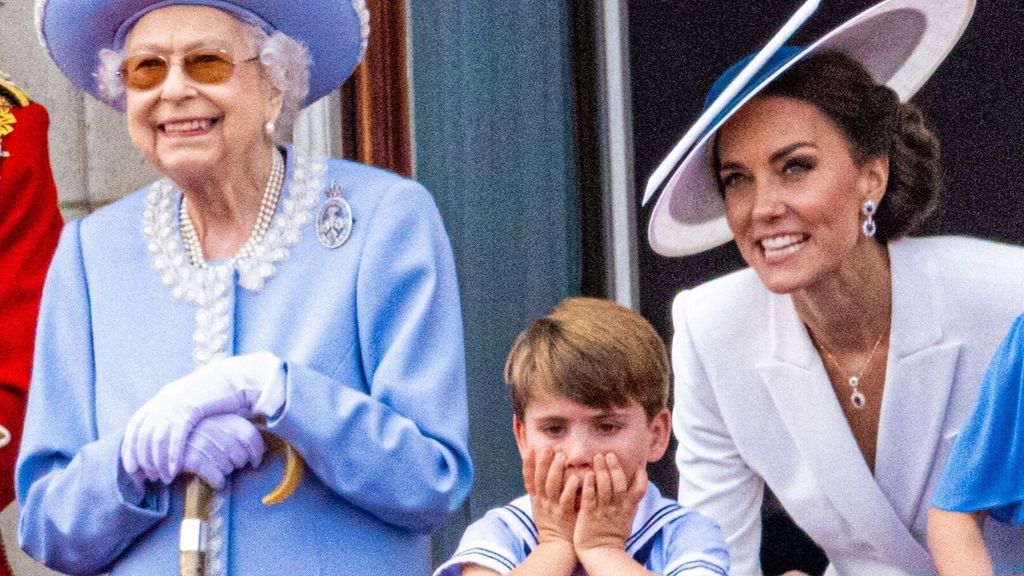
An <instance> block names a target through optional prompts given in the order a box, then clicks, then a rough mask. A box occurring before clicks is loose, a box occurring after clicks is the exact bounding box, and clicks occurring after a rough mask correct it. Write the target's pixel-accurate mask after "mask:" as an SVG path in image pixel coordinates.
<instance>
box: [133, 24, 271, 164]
mask: <svg viewBox="0 0 1024 576" xmlns="http://www.w3.org/2000/svg"><path fill="white" fill-rule="evenodd" d="M196 49H213V50H224V51H226V52H227V54H228V55H229V56H230V57H231V59H232V60H233V61H234V62H235V67H234V71H233V73H232V74H231V76H230V78H228V80H227V81H226V82H224V83H221V84H203V83H200V82H197V81H195V80H193V79H192V78H189V77H188V75H187V74H186V73H185V71H184V69H183V68H182V65H181V58H182V57H183V56H184V55H185V54H186V53H188V52H190V51H193V50H196ZM256 50H257V47H256V46H254V45H253V42H252V40H251V39H250V37H249V35H248V34H247V31H246V29H245V27H244V26H243V24H242V23H240V22H239V21H238V20H236V19H235V18H234V17H233V16H231V15H229V14H227V13H226V12H223V11H220V10H217V9H214V8H210V7H206V6H188V5H180V6H169V7H166V8H161V9H158V10H154V11H153V12H150V13H149V14H146V15H145V16H143V17H142V18H141V19H140V20H139V21H138V23H136V24H135V26H134V28H133V29H132V31H131V33H130V34H129V35H128V38H127V40H126V42H125V46H124V54H125V56H126V57H131V56H134V55H137V54H153V55H157V56H162V57H164V58H166V59H168V60H169V61H171V60H173V63H172V64H171V66H170V69H169V71H168V74H167V78H166V79H165V80H164V81H163V82H162V83H160V84H159V85H157V86H155V87H153V88H150V89H147V90H139V89H133V88H128V89H127V90H126V102H125V104H126V109H125V112H126V115H127V121H128V134H129V136H130V137H131V139H132V142H133V143H134V144H135V146H136V147H137V148H138V149H139V150H140V151H141V152H142V153H143V155H145V156H146V158H147V159H149V161H150V162H151V163H152V164H153V165H154V166H156V167H157V169H158V170H160V171H161V172H162V173H164V174H167V175H169V176H171V178H173V179H177V178H175V177H176V176H180V177H182V178H197V177H200V178H201V177H204V176H212V175H214V174H217V173H218V172H223V171H224V168H225V167H226V166H227V167H231V166H239V167H248V166H253V165H255V163H258V162H264V163H265V159H266V157H267V156H268V155H269V147H270V146H271V145H272V144H271V142H270V141H269V139H268V137H267V136H266V135H265V133H264V128H263V127H264V124H265V123H266V122H267V121H270V120H274V119H275V118H276V117H277V114H278V112H279V111H280V104H281V98H280V94H279V93H278V92H277V91H276V90H274V89H273V88H272V87H271V84H270V81H269V79H268V78H267V76H266V74H265V73H264V71H263V67H262V66H261V65H260V63H259V62H258V61H255V60H254V61H248V62H245V61H246V60H249V59H250V58H253V57H254V56H256V55H257V54H256Z"/></svg>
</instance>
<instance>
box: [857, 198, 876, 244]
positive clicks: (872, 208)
mask: <svg viewBox="0 0 1024 576" xmlns="http://www.w3.org/2000/svg"><path fill="white" fill-rule="evenodd" d="M877 211H878V204H876V203H875V201H874V200H872V199H870V198H869V199H867V200H865V201H864V204H862V205H861V207H860V213H861V214H863V215H864V216H865V218H864V223H863V224H861V227H860V230H861V232H863V233H864V236H865V237H867V238H871V237H872V236H874V235H875V232H877V231H878V226H877V225H876V224H875V212H877Z"/></svg>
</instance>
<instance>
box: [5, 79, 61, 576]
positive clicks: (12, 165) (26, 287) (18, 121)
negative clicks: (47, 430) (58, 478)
mask: <svg viewBox="0 0 1024 576" xmlns="http://www.w3.org/2000/svg"><path fill="white" fill-rule="evenodd" d="M5 88H6V90H3V89H5ZM12 89H13V88H12V87H11V86H10V85H9V84H7V83H6V82H3V81H0V150H2V151H0V426H3V427H4V428H5V429H6V430H7V432H9V434H10V441H9V443H7V444H6V445H4V446H3V447H0V508H3V507H4V506H6V505H7V504H8V503H10V501H11V500H13V499H14V464H15V460H16V459H17V452H18V445H19V443H20V442H21V427H22V421H23V419H24V417H25V400H26V397H27V394H28V383H29V376H30V374H31V370H32V348H33V341H34V339H35V330H36V316H37V315H38V313H39V298H40V295H41V293H42V289H43V280H44V279H45V276H46V269H47V267H48V266H49V264H50V258H51V257H52V256H53V252H54V250H55V249H56V248H57V238H58V235H59V234H60V229H61V226H62V225H63V222H62V220H61V216H60V212H59V211H58V209H57V188H56V186H55V185H54V182H53V174H52V173H51V171H50V156H49V149H48V146H47V141H46V133H47V129H48V128H49V123H50V119H49V116H47V114H46V109H45V108H43V107H42V106H40V105H39V104H36V103H32V102H28V103H25V102H26V100H24V99H21V100H20V102H19V101H18V100H19V98H18V95H20V94H23V93H15V94H13V95H12V93H11V92H10V90H12ZM14 90H16V89H14ZM5 95H6V96H9V97H8V98H6V99H5V98H4V96H5ZM10 96H14V97H13V98H11V97H10ZM6 100H10V106H7V105H5V104H7V102H6ZM22 103H25V104H24V105H23V106H19V104H22ZM2 432H3V431H2V430H0V433H2ZM6 572H7V568H6V566H4V565H3V564H2V563H0V574H4V573H6Z"/></svg>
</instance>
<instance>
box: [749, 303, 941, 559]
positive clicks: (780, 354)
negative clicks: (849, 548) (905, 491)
mask: <svg viewBox="0 0 1024 576" xmlns="http://www.w3.org/2000/svg"><path fill="white" fill-rule="evenodd" d="M769 308H770V311H769V314H770V316H771V318H769V321H768V325H769V326H770V327H771V330H772V341H771V350H772V356H771V357H770V358H766V359H764V360H763V361H761V362H759V363H757V370H758V371H759V372H760V374H761V377H762V379H763V380H764V382H765V385H766V388H767V390H768V393H769V395H770V396H771V398H772V402H773V403H774V405H775V408H776V410H777V411H778V413H779V415H780V416H781V418H782V420H783V422H785V426H786V428H787V430H788V432H789V434H790V436H791V437H792V439H793V442H794V444H796V447H797V449H798V450H799V451H800V453H801V455H802V456H803V458H804V460H805V461H806V462H807V465H808V467H809V468H810V470H811V473H812V474H813V475H814V477H815V479H816V481H817V485H818V486H820V487H821V489H822V490H823V491H824V492H825V494H826V496H827V497H828V499H829V500H830V501H831V503H832V505H833V506H834V507H835V511H836V512H838V513H839V514H840V515H841V516H842V517H843V519H844V520H845V521H846V522H847V523H848V524H849V526H850V527H851V529H852V531H853V534H855V535H858V536H860V537H861V538H862V539H863V540H864V541H865V542H870V543H878V542H891V545H892V547H893V549H894V550H899V551H900V552H901V556H900V557H901V558H903V559H904V561H905V560H906V559H907V556H911V557H912V558H914V559H915V560H916V559H920V560H923V561H925V562H928V555H927V553H926V552H925V550H924V548H922V547H921V546H920V544H918V543H917V541H916V540H915V539H914V538H913V536H912V535H911V534H910V532H909V531H908V530H907V529H906V527H905V525H904V524H903V523H902V522H901V520H900V517H899V516H898V515H897V513H896V511H895V510H894V509H893V507H892V505H891V504H890V503H889V500H888V499H887V498H886V495H885V494H883V493H882V491H881V490H880V489H879V486H878V484H877V483H876V481H875V478H874V477H873V476H872V474H871V470H870V469H869V468H868V466H867V463H866V462H865V461H864V457H863V455H862V454H861V453H860V449H859V448H858V446H857V442H856V440H855V439H854V437H853V433H852V432H851V431H850V427H849V424H848V423H847V422H846V418H845V417H844V416H843V413H842V409H841V408H840V406H839V403H838V401H837V400H836V397H835V393H834V392H833V391H832V387H831V386H829V385H828V381H829V380H828V374H827V373H826V371H825V367H824V365H823V364H822V362H821V359H820V357H819V356H818V354H817V352H816V351H815V349H814V346H813V344H812V343H811V341H810V337H809V336H808V335H807V330H806V329H805V328H804V326H803V323H802V322H801V321H800V318H799V316H797V313H796V310H795V308H794V307H793V303H792V300H791V298H790V297H789V296H774V295H773V296H772V301H771V305H770V306H769ZM887 387H888V386H887ZM886 396H888V393H886ZM884 402H885V399H883V406H884ZM883 410H884V408H883ZM876 466H877V464H876ZM783 504H785V502H783ZM878 552H879V553H887V551H881V550H880V551H878Z"/></svg>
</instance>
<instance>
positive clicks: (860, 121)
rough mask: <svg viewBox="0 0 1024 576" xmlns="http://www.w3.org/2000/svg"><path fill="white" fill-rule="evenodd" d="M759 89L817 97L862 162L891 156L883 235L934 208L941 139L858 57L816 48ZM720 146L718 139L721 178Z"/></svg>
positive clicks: (897, 233) (880, 217) (880, 219)
mask: <svg viewBox="0 0 1024 576" xmlns="http://www.w3.org/2000/svg"><path fill="white" fill-rule="evenodd" d="M759 96H783V97H788V98H795V99H798V100H803V101H805V102H808V103H810V104H813V105H814V106H815V107H817V108H818V110H820V111H821V112H822V113H823V114H824V115H825V116H826V117H827V118H829V119H830V120H831V121H832V122H834V123H835V125H836V126H838V127H839V129H840V130H841V131H842V133H843V135H844V136H845V137H846V140H847V142H848V143H849V145H850V152H851V154H853V158H854V160H855V161H857V162H858V163H860V162H863V161H865V160H867V159H869V158H876V157H879V156H887V157H888V158H889V181H888V185H887V187H886V193H885V196H884V197H883V198H882V201H881V202H880V203H879V206H878V212H877V213H876V214H875V220H876V222H877V224H878V232H877V234H876V235H875V239H876V240H877V241H878V242H881V243H885V242H888V241H889V240H894V239H896V238H899V237H901V236H903V235H905V234H907V233H909V232H912V231H913V230H914V229H915V228H916V227H917V226H918V225H920V224H921V222H922V221H923V220H924V219H925V218H926V217H927V216H928V214H929V213H930V212H931V211H932V210H933V209H934V208H935V205H936V203H937V202H938V197H939V193H940V190H941V187H942V175H941V166H940V163H939V141H938V139H937V138H936V137H935V135H934V134H933V133H932V132H931V130H929V129H928V127H927V126H925V124H924V118H923V117H922V115H921V112H920V110H918V108H917V106H915V105H913V104H911V103H909V102H908V103H901V102H900V101H899V97H898V96H897V95H896V93H895V92H893V91H892V90H891V89H890V88H889V87H887V86H884V85H879V84H877V83H875V81H874V79H873V78H872V77H871V75H870V74H869V73H868V72H867V70H865V69H864V67H863V66H861V65H860V63H859V62H857V61H856V60H853V59H852V58H850V57H849V56H846V55H845V54H842V53H840V52H836V51H826V52H822V53H820V54H815V55H813V56H810V57H808V58H807V59H806V60H803V61H801V62H798V63H796V64H794V65H793V67H792V68H790V69H789V70H787V71H786V72H785V73H783V74H782V76H780V77H779V78H778V79H776V80H775V81H773V82H772V83H771V84H769V85H768V86H766V87H765V89H764V90H763V91H762V92H761V93H760V94H759ZM717 148H718V146H717V139H716V143H715V146H714V152H713V163H714V168H715V170H714V173H715V175H716V176H715V177H716V178H717V177H718V176H717V175H718V163H719V160H718V150H717ZM719 189H720V190H721V182H719Z"/></svg>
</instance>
